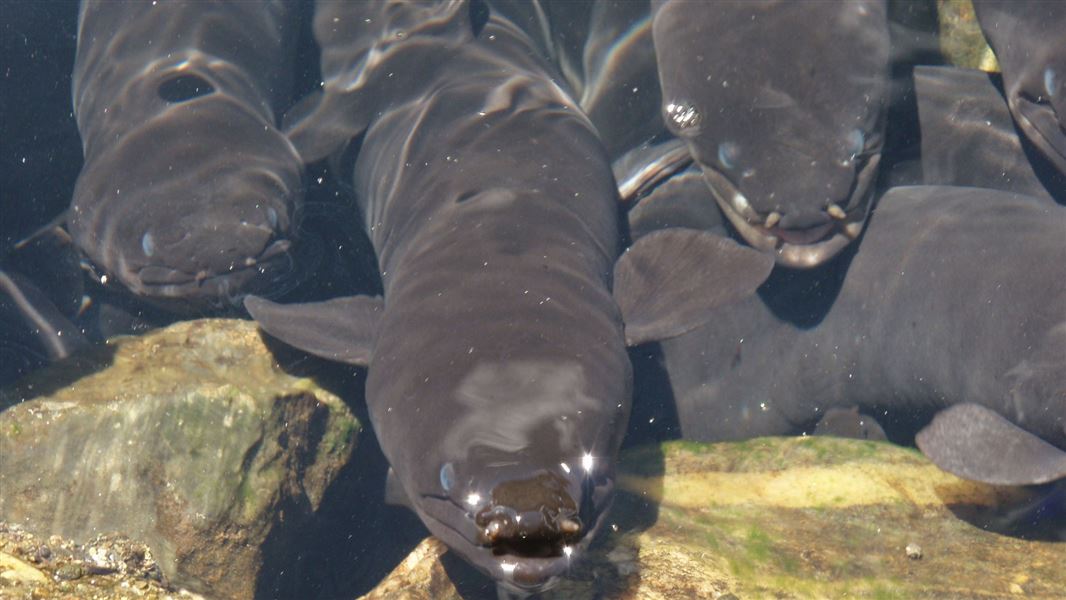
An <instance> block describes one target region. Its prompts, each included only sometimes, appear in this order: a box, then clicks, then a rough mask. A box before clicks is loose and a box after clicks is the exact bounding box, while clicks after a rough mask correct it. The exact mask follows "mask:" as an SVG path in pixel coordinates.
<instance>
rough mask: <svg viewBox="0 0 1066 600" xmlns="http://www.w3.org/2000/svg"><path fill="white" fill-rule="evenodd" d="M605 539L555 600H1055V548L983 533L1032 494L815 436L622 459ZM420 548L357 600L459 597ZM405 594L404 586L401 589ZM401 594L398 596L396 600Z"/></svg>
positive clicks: (673, 446) (895, 450)
mask: <svg viewBox="0 0 1066 600" xmlns="http://www.w3.org/2000/svg"><path fill="white" fill-rule="evenodd" d="M619 488H620V492H619V495H618V498H617V500H616V502H615V507H614V509H613V510H612V512H611V514H610V515H609V518H610V522H609V524H608V527H607V528H606V529H607V530H606V532H605V535H603V537H602V539H601V540H599V541H598V542H597V543H596V544H595V547H594V551H593V553H592V556H591V557H590V559H589V560H588V561H587V562H586V563H585V564H583V565H581V566H580V567H577V568H575V569H574V570H573V571H572V572H571V574H570V577H569V578H568V579H567V580H566V581H563V582H562V583H561V584H560V585H559V587H558V588H557V589H556V592H555V594H556V597H559V598H619V599H621V598H625V599H634V600H635V599H655V598H663V599H666V598H843V597H855V598H1019V597H1030V598H1056V597H1062V596H1061V593H1062V590H1064V589H1066V569H1063V568H1062V566H1063V565H1066V542H1062V541H1055V542H1052V541H1031V540H1025V539H1021V538H1018V537H1011V536H1008V535H1003V534H998V533H993V532H990V531H986V530H985V529H984V528H983V527H982V526H981V525H980V520H981V519H982V518H983V517H989V518H990V517H991V515H994V514H996V513H997V511H998V510H999V509H1001V508H1003V507H1007V506H1015V505H1018V504H1019V503H1022V502H1024V501H1025V500H1026V499H1028V498H1029V497H1030V495H1031V494H1032V492H1030V491H1028V490H1024V489H1020V488H1007V487H996V486H989V485H985V484H979V483H973V482H969V481H964V480H961V479H959V478H957V477H955V476H953V475H950V474H948V473H945V472H943V471H941V470H939V469H938V468H936V467H935V466H934V465H932V464H931V463H929V462H928V461H927V460H926V459H925V458H924V457H922V456H921V454H919V453H918V452H916V451H914V450H910V449H906V448H901V447H898V446H894V445H891V444H888V443H883V442H870V441H862V440H846V439H837V438H828V437H810V438H760V439H755V440H750V441H746V442H731V443H718V444H695V443H687V442H671V443H667V444H664V445H662V446H649V447H642V448H636V449H633V450H630V451H628V452H627V453H625V454H624V456H623V461H622V465H621V473H620V477H619ZM444 553H445V549H444V548H443V547H442V546H441V545H440V544H438V543H436V542H432V541H427V542H426V543H424V544H423V545H422V546H419V548H418V549H417V550H416V551H415V553H413V554H412V555H411V557H409V558H408V560H407V561H406V562H405V563H404V564H403V565H401V566H400V567H398V568H397V569H396V571H395V572H394V573H393V575H391V576H390V578H389V579H387V580H386V581H384V582H383V583H382V584H381V586H379V587H378V588H377V589H376V590H375V591H374V592H372V593H371V594H369V595H368V596H366V598H373V599H383V598H458V597H459V595H458V593H457V592H455V590H454V588H451V587H447V588H446V587H445V586H446V585H447V582H448V578H447V576H446V574H445V572H444V566H443V562H442V560H441V557H442V555H444ZM402 586H407V587H406V588H404V587H402ZM401 589H406V590H407V593H406V594H401V593H400V592H398V591H397V590H401Z"/></svg>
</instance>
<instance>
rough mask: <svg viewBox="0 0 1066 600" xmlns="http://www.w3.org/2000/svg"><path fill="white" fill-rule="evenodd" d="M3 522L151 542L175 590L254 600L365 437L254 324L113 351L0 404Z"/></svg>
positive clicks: (56, 368)
mask: <svg viewBox="0 0 1066 600" xmlns="http://www.w3.org/2000/svg"><path fill="white" fill-rule="evenodd" d="M0 410H2V412H0V456H3V460H2V461H0V488H2V489H3V494H0V520H3V521H7V522H9V523H15V524H18V525H20V526H22V527H24V528H25V529H26V530H27V531H30V532H34V533H38V534H39V535H51V534H58V535H61V536H65V537H68V538H72V539H74V540H88V539H90V538H94V537H95V536H97V535H100V534H106V533H111V532H116V533H119V534H123V535H126V536H129V537H131V538H134V539H138V540H143V541H144V542H145V543H146V544H147V546H148V547H149V548H150V549H151V552H152V554H153V556H154V560H155V561H156V562H157V563H158V565H159V567H160V569H161V571H162V573H163V574H164V575H165V577H166V578H167V579H168V580H169V581H170V582H171V583H172V584H174V585H175V586H179V587H184V588H188V589H190V590H194V591H199V592H203V593H207V594H208V595H210V596H217V597H225V598H250V597H252V596H253V595H254V593H255V591H256V590H255V586H256V582H257V578H259V576H260V575H261V571H262V570H263V569H264V568H265V563H266V560H267V559H268V558H272V557H275V556H277V555H284V548H285V547H286V544H288V543H289V542H290V541H291V540H292V539H293V538H294V536H296V535H297V534H298V532H299V530H300V529H301V528H302V527H303V526H305V525H306V524H307V523H308V522H309V519H310V518H311V517H312V515H313V513H314V511H315V510H316V509H317V507H318V505H319V503H320V502H321V500H322V496H323V493H324V492H325V489H326V487H327V486H328V485H329V484H330V482H331V481H332V480H333V479H334V477H335V476H336V474H337V472H338V470H339V469H340V468H341V467H342V466H343V465H344V464H345V462H347V460H348V459H349V457H350V456H351V453H352V450H353V448H354V445H355V434H356V433H357V431H358V429H359V424H358V422H357V421H356V420H355V418H354V417H353V416H352V414H351V412H350V411H349V410H348V408H347V407H346V406H345V405H344V403H343V402H342V401H341V400H340V399H339V398H337V397H336V396H334V395H332V394H330V393H328V392H326V391H325V390H323V389H321V388H319V387H318V386H317V385H315V384H314V383H313V382H312V381H310V380H308V379H301V378H297V377H293V376H291V375H288V374H286V373H284V372H283V371H281V370H280V369H279V368H278V367H277V365H276V364H275V363H274V359H273V358H272V356H271V354H270V352H269V350H268V349H267V348H266V346H265V345H264V344H263V342H262V340H261V338H260V335H259V333H258V331H257V329H256V326H255V324H254V323H251V322H247V321H237V320H223V319H212V320H200V321H191V322H185V323H178V324H176V325H173V326H171V327H168V328H165V329H161V330H158V331H154V332H151V333H149V334H146V335H144V336H143V337H138V338H118V339H115V340H112V341H111V342H109V343H108V345H107V346H106V347H103V348H99V349H95V350H93V351H90V352H89V353H86V354H81V355H77V356H75V357H72V358H71V359H69V360H66V361H63V362H60V363H58V364H55V365H53V366H51V367H49V368H47V369H44V370H42V371H39V372H36V373H34V374H33V375H31V376H30V377H28V378H27V379H24V380H23V381H21V382H20V383H19V384H18V386H17V387H14V388H12V389H9V390H5V391H2V392H0Z"/></svg>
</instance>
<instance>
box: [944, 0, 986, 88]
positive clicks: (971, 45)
mask: <svg viewBox="0 0 1066 600" xmlns="http://www.w3.org/2000/svg"><path fill="white" fill-rule="evenodd" d="M937 20H938V21H939V25H940V38H939V39H940V52H941V53H942V54H943V55H944V58H945V59H947V61H948V62H949V63H951V64H953V65H956V66H959V67H966V68H967V69H980V70H982V71H987V72H989V73H996V72H998V71H999V63H998V62H996V55H995V54H994V53H993V52H992V48H990V47H989V46H988V42H987V41H986V40H985V35H984V33H983V32H982V31H981V25H980V24H979V23H978V22H977V14H976V13H975V12H974V9H973V1H972V0H938V1H937Z"/></svg>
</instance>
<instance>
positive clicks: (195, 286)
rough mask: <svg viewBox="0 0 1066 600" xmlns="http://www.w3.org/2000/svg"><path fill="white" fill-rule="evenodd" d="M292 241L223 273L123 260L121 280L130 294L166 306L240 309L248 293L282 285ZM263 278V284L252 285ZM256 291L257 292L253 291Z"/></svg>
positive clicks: (288, 267)
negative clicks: (135, 263)
mask: <svg viewBox="0 0 1066 600" xmlns="http://www.w3.org/2000/svg"><path fill="white" fill-rule="evenodd" d="M291 249H292V242H291V241H290V240H287V239H276V240H274V241H273V242H271V243H270V244H269V245H267V246H266V247H265V248H264V249H263V250H262V251H261V252H260V253H259V254H258V255H257V256H252V257H248V258H245V259H244V260H243V261H241V262H235V263H233V264H231V265H230V267H229V269H228V270H226V271H223V272H217V273H212V272H208V271H206V270H204V271H200V272H198V273H187V272H185V271H182V270H181V269H178V268H175V267H170V266H165V265H144V266H140V267H132V266H131V265H128V264H124V261H120V265H119V269H118V279H119V280H120V281H121V282H122V283H123V284H125V285H126V286H127V287H128V288H129V289H130V291H132V292H133V293H135V294H137V295H138V296H142V297H144V298H146V299H148V300H150V301H153V302H158V303H161V304H163V305H164V306H170V305H171V304H176V305H190V304H200V305H207V306H214V307H217V308H225V307H233V306H239V304H240V301H241V298H242V297H243V296H244V295H245V294H246V293H251V292H261V291H262V289H261V288H264V287H267V286H273V285H278V284H280V283H281V282H282V280H284V279H285V276H286V274H288V273H289V272H291V271H292V270H293V265H292V261H293V257H292V255H291V252H290V250H291ZM257 279H261V280H262V282H261V284H258V283H257V284H252V283H251V282H253V281H255V280H257ZM252 288H255V289H252Z"/></svg>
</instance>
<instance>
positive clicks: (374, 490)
mask: <svg viewBox="0 0 1066 600" xmlns="http://www.w3.org/2000/svg"><path fill="white" fill-rule="evenodd" d="M263 337H264V340H265V341H266V343H267V345H268V346H269V347H270V348H271V351H272V352H273V353H274V356H275V358H276V359H277V361H278V363H279V364H280V365H282V369H284V370H285V371H286V372H288V373H290V374H292V375H295V376H298V377H311V378H313V379H314V380H315V381H316V383H318V384H319V385H321V386H322V387H323V388H325V389H327V390H329V391H330V392H332V393H334V394H336V395H337V396H339V397H341V398H343V399H345V402H346V403H347V404H348V406H349V408H350V409H351V410H352V412H353V413H355V415H356V417H357V418H358V419H359V421H360V423H362V425H363V428H362V431H361V432H360V433H359V435H358V438H357V443H356V448H355V450H354V452H353V456H352V459H351V460H349V461H348V463H347V464H346V465H345V466H344V468H343V469H342V470H341V471H340V473H338V475H337V478H336V479H335V480H334V482H333V483H332V484H331V485H330V487H329V488H328V489H327V490H326V492H325V494H324V496H323V499H322V503H321V505H320V506H319V509H318V511H317V512H315V513H314V515H313V518H311V519H309V520H308V522H306V523H305V524H304V525H303V527H302V529H301V530H300V531H292V530H291V529H290V530H286V529H285V528H284V527H282V528H279V529H278V535H277V536H276V538H274V539H268V540H267V544H266V546H267V548H266V549H267V557H266V563H265V565H264V567H263V569H262V572H261V575H260V577H259V581H257V584H256V590H257V592H256V597H257V598H309V599H316V598H318V599H327V598H328V599H333V598H355V597H358V596H361V595H362V594H365V593H366V592H368V591H370V590H371V589H372V588H373V587H374V586H376V585H377V584H378V583H380V581H381V580H382V579H384V578H385V576H386V575H388V574H389V572H390V571H392V570H393V569H394V568H395V567H396V566H397V565H399V564H400V562H402V561H403V559H404V558H405V557H406V556H407V555H408V554H410V552H411V550H412V549H414V547H415V546H417V545H418V543H419V542H420V541H421V540H422V539H424V538H425V537H426V536H427V535H428V533H427V531H426V529H425V527H424V526H423V525H422V523H421V521H419V519H418V517H416V516H415V515H414V513H412V512H411V511H410V510H408V509H406V508H403V507H396V506H390V505H387V504H385V476H386V474H387V472H388V463H387V462H386V460H385V457H384V455H383V454H382V453H381V448H380V446H379V445H378V441H377V437H376V436H375V435H374V432H373V430H372V429H371V428H370V426H369V419H368V415H367V411H366V405H365V402H364V393H363V388H364V383H365V381H366V371H365V370H364V369H357V368H353V367H349V366H345V365H339V364H334V363H330V362H327V361H324V360H320V359H317V358H313V357H308V356H307V355H305V354H303V353H301V352H299V351H296V350H293V349H291V348H289V347H287V346H284V345H283V344H281V343H280V342H277V341H276V340H273V339H270V338H269V337H268V336H265V335H264V336H263ZM297 514H298V513H297Z"/></svg>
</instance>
